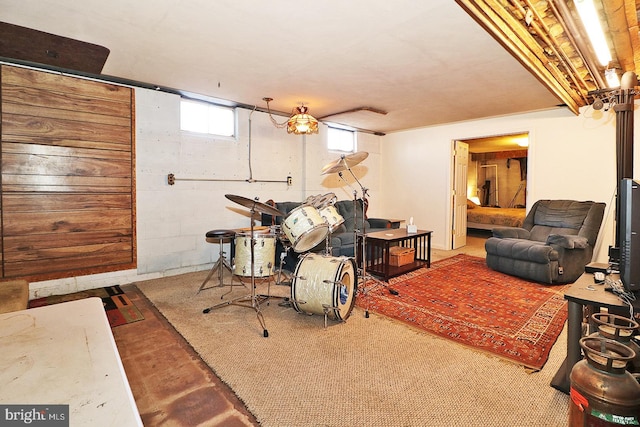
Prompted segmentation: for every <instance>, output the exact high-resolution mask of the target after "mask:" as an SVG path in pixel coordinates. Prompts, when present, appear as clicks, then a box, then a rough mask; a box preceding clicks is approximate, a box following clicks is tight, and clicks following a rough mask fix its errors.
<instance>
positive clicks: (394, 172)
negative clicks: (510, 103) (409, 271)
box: [381, 108, 640, 261]
mask: <svg viewBox="0 0 640 427" xmlns="http://www.w3.org/2000/svg"><path fill="white" fill-rule="evenodd" d="M638 115H639V113H638V112H637V108H636V113H635V116H636V121H637V120H638ZM515 132H529V138H530V145H529V163H528V173H527V207H530V206H531V204H533V203H534V202H535V201H536V200H539V199H547V198H548V199H561V198H563V199H575V200H595V201H601V202H606V203H607V212H606V214H609V215H608V218H607V223H606V224H605V225H604V226H603V229H602V231H601V239H600V240H601V241H600V242H599V244H598V245H599V251H598V254H597V259H598V260H600V261H605V260H606V259H607V254H606V252H607V249H608V246H609V245H611V244H613V243H614V239H613V222H612V219H613V215H614V213H613V210H609V208H610V207H611V205H612V201H613V200H614V199H613V196H614V192H615V187H616V154H615V113H614V112H613V111H609V112H604V111H594V110H592V109H591V108H584V109H583V110H582V112H581V115H580V116H575V115H574V114H572V113H571V112H569V111H568V110H567V109H565V108H558V109H554V110H550V111H542V112H535V113H529V114H519V115H513V116H506V117H499V118H491V119H485V120H477V121H469V122H463V123H454V124H448V125H442V126H433V127H428V128H421V129H414V130H408V131H404V132H397V133H393V134H390V135H387V136H385V137H384V139H383V142H382V147H381V174H382V175H381V185H382V187H381V193H382V195H383V205H384V206H385V207H386V209H385V211H384V212H383V213H384V214H385V215H389V216H395V217H400V218H408V217H409V216H413V217H414V218H415V222H416V224H417V225H418V228H422V229H428V230H433V232H434V233H433V245H434V247H435V248H440V249H446V248H450V247H451V236H450V231H449V230H451V224H452V223H451V213H450V205H451V190H450V189H451V187H452V184H451V182H452V180H451V171H452V164H451V157H452V141H454V140H456V139H467V138H473V137H482V136H490V135H499V134H506V133H515ZM635 147H636V149H635V165H637V164H638V162H639V161H640V154H639V153H640V148H638V143H637V138H636V142H635ZM638 170H639V169H638V166H636V167H635V171H636V173H635V175H636V177H637V176H638V172H637V171H638Z"/></svg>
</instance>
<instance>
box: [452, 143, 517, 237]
mask: <svg viewBox="0 0 640 427" xmlns="http://www.w3.org/2000/svg"><path fill="white" fill-rule="evenodd" d="M459 141H462V142H464V143H465V144H467V145H468V148H469V150H468V151H469V154H468V163H467V165H466V171H467V182H466V197H467V204H466V206H468V208H467V210H466V211H465V213H464V215H467V213H468V209H473V208H476V207H477V208H480V209H479V210H474V212H473V217H474V218H473V221H465V224H466V227H465V229H464V230H457V229H455V228H454V232H453V235H454V236H457V237H456V238H454V239H452V249H457V248H459V247H460V246H462V245H463V244H464V242H465V240H466V239H464V238H462V237H461V235H462V234H463V233H464V234H465V235H466V234H467V233H468V232H471V233H478V234H484V235H487V234H488V233H490V230H491V229H492V228H493V227H495V225H494V224H492V223H491V221H490V214H489V215H488V216H487V217H486V220H485V219H483V217H482V216H481V215H479V214H480V212H481V208H484V207H490V208H504V209H505V210H506V209H522V210H523V212H524V209H525V208H526V197H527V160H528V147H529V133H528V132H519V133H513V134H503V135H493V136H484V137H478V138H469V139H462V140H459ZM454 168H455V170H454V176H457V174H458V168H459V166H458V165H457V163H456V162H455V161H454ZM454 194H455V191H454ZM461 214H462V213H461V212H460V211H458V212H456V211H455V209H454V211H453V213H452V215H453V222H452V224H454V227H455V226H456V224H460V223H461V222H462V221H461V220H460V215H461Z"/></svg>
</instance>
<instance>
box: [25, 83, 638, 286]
mask: <svg viewBox="0 0 640 427" xmlns="http://www.w3.org/2000/svg"><path fill="white" fill-rule="evenodd" d="M135 92H136V175H137V176H136V185H137V191H136V207H137V245H138V247H137V249H138V250H137V256H138V268H137V270H127V271H120V272H112V273H103V274H98V275H91V276H84V277H74V278H67V279H60V280H52V281H46V282H38V283H32V284H31V298H36V297H41V296H46V295H50V294H62V293H69V292H75V291H79V290H83V289H90V288H95V287H101V286H107V285H115V284H126V283H131V282H134V281H139V280H146V279H151V278H156V277H161V276H166V275H174V274H179V273H183V272H188V271H195V270H203V269H208V268H210V266H211V263H212V262H214V261H215V260H216V259H217V253H218V252H217V250H218V248H217V246H216V245H212V244H208V243H206V242H205V237H204V235H205V233H206V232H207V231H208V230H212V229H217V228H243V227H248V226H249V225H250V220H249V218H248V209H246V208H245V207H243V206H240V205H238V204H235V203H233V202H231V201H229V200H228V199H226V198H225V194H234V195H239V196H242V197H246V198H249V199H252V198H254V197H258V198H259V200H260V201H261V202H266V201H267V200H269V199H273V200H276V201H302V200H304V199H305V198H306V197H307V196H309V195H317V194H325V193H328V192H333V193H335V194H336V195H337V197H338V199H352V198H353V192H354V191H355V192H356V195H357V196H358V197H361V196H362V189H361V187H360V185H359V184H358V183H357V182H356V181H355V180H354V178H353V177H352V176H351V175H350V174H349V173H345V179H346V180H347V181H348V183H349V185H347V184H345V183H344V182H343V181H342V180H340V179H339V177H338V175H337V174H335V173H334V174H328V175H322V174H321V172H322V169H323V167H324V166H326V165H327V164H329V163H331V162H333V161H335V160H337V159H339V158H340V154H339V153H335V152H333V153H332V152H329V151H328V150H326V148H325V147H326V128H325V127H324V126H321V129H320V133H319V134H318V135H312V136H307V137H302V136H295V135H289V134H287V133H286V131H285V130H284V129H276V128H275V127H274V126H273V125H272V123H271V122H270V120H269V118H268V116H267V115H266V114H264V113H260V112H253V113H252V112H251V111H250V110H243V109H241V110H238V119H239V130H238V140H237V141H235V140H234V141H230V140H211V139H209V138H201V137H197V136H194V135H185V134H183V133H182V132H180V130H179V101H180V98H179V97H178V96H176V95H171V94H167V93H163V92H156V91H151V90H147V89H136V91H135ZM637 116H638V113H637V112H636V117H637ZM278 120H279V121H282V120H283V118H278ZM250 130H251V138H249V131H250ZM516 132H528V133H529V136H530V146H529V164H528V174H527V181H528V182H527V189H528V193H527V203H528V205H529V206H530V205H531V204H532V203H533V202H535V201H536V200H538V199H541V198H568V199H576V200H596V201H603V202H606V203H607V206H608V207H611V202H612V201H613V194H614V190H615V180H616V159H615V115H614V113H613V112H608V113H606V112H602V111H600V112H594V111H593V110H591V109H590V108H586V109H584V111H583V114H581V115H580V116H575V115H573V114H572V113H570V112H569V111H568V110H566V109H564V108H558V109H555V110H551V111H543V112H536V113H530V114H520V115H514V116H508V117H500V118H492V119H486V120H477V121H470V122H464V123H455V124H448V125H442V126H433V127H428V128H422V129H414V130H407V131H404V132H397V133H392V134H389V135H386V136H384V137H379V136H375V135H371V134H362V133H361V134H359V135H358V151H364V152H367V153H369V156H368V157H367V159H365V160H364V161H363V162H362V163H360V164H359V165H357V166H355V167H354V168H353V173H354V175H355V176H356V178H357V180H358V181H359V182H360V184H361V185H362V186H363V187H364V188H366V189H368V197H369V205H370V206H369V211H368V214H369V216H371V217H387V218H390V217H393V218H401V219H406V220H408V219H409V218H410V217H411V216H413V217H414V219H415V223H416V224H417V225H418V227H419V228H423V229H428V230H433V247H434V248H440V249H445V248H449V247H450V246H451V237H450V232H448V230H451V212H450V210H451V209H450V204H451V199H452V198H451V187H452V177H451V172H452V146H453V141H454V140H456V139H468V138H475V137H481V136H489V135H497V134H507V133H516ZM249 139H251V172H252V173H251V174H250V171H249ZM637 146H638V143H637V142H636V147H637ZM639 152H640V149H639V148H636V155H635V163H636V164H638V162H640V156H639V155H638V153H639ZM637 170H638V167H636V171H637ZM169 173H173V174H175V176H176V178H177V180H178V181H177V182H176V183H175V185H169V184H168V183H167V175H168V174H169ZM637 175H638V174H637V173H636V177H637ZM250 176H251V177H252V178H253V179H254V180H257V181H264V180H276V181H286V178H287V176H291V177H292V179H293V184H292V185H291V186H287V184H286V183H285V182H282V183H266V182H252V183H249V182H247V180H248V179H249V177H250ZM211 178H214V179H220V180H221V181H189V180H187V179H211ZM229 180H236V181H237V182H236V181H229ZM607 213H609V216H608V221H607V224H606V225H605V226H604V232H602V233H601V236H602V238H601V241H600V242H599V248H600V250H599V252H598V258H597V259H598V260H601V261H605V260H606V251H607V248H608V246H609V245H610V244H613V242H614V239H613V222H612V219H613V211H612V210H609V209H608V210H607ZM227 250H228V248H227Z"/></svg>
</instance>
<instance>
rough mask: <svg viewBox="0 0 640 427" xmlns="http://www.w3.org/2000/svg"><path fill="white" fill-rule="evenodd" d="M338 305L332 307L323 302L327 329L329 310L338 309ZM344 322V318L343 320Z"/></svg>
mask: <svg viewBox="0 0 640 427" xmlns="http://www.w3.org/2000/svg"><path fill="white" fill-rule="evenodd" d="M337 309H338V307H331V306H329V305H327V304H322V311H323V312H324V328H325V329H327V318H328V317H329V310H337ZM342 322H344V320H342Z"/></svg>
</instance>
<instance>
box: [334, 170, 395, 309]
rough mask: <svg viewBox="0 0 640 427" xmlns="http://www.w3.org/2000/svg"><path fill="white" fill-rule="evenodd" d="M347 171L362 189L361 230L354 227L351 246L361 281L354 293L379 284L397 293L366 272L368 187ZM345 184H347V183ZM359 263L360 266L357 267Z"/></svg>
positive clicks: (355, 207)
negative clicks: (359, 253)
mask: <svg viewBox="0 0 640 427" xmlns="http://www.w3.org/2000/svg"><path fill="white" fill-rule="evenodd" d="M346 169H347V170H348V171H349V173H351V176H352V177H353V179H355V181H356V182H357V183H358V185H359V186H360V189H361V191H362V221H361V223H360V225H361V226H362V229H361V230H358V229H357V228H354V231H353V232H354V235H355V236H354V248H353V253H354V255H355V261H356V268H357V270H358V273H359V275H358V280H359V281H360V280H361V281H362V282H361V285H360V286H358V287H357V288H356V290H355V292H356V294H357V293H358V292H360V293H361V294H363V295H366V294H367V293H368V292H370V291H372V290H374V289H376V288H377V287H379V286H382V287H384V288H386V289H387V290H388V291H389V293H390V294H391V295H398V291H396V290H395V289H392V288H390V287H389V284H388V283H385V282H383V281H381V280H379V279H378V278H376V277H374V276H372V275H371V274H369V273H367V230H366V227H365V219H364V217H365V210H366V204H367V194H368V192H369V189H367V188H365V187H364V186H363V185H362V184H361V183H360V181H358V178H357V177H356V176H355V174H354V173H353V172H352V171H351V168H349V167H347V168H346ZM338 175H339V176H340V178H342V180H343V181H344V182H345V183H347V181H346V180H345V179H344V177H343V176H342V172H339V173H338ZM347 185H349V184H348V183H347ZM353 223H354V225H355V224H357V223H358V192H357V191H356V190H355V189H354V190H353ZM358 236H360V237H361V238H362V256H361V260H360V262H358V261H359V260H358V248H357V246H358ZM360 265H361V267H359V266H360ZM369 281H372V282H374V285H373V286H370V287H368V288H367V287H366V286H365V285H366V284H367V282H369ZM364 315H365V317H366V318H368V317H369V306H368V305H367V308H366V309H365V313H364Z"/></svg>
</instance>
